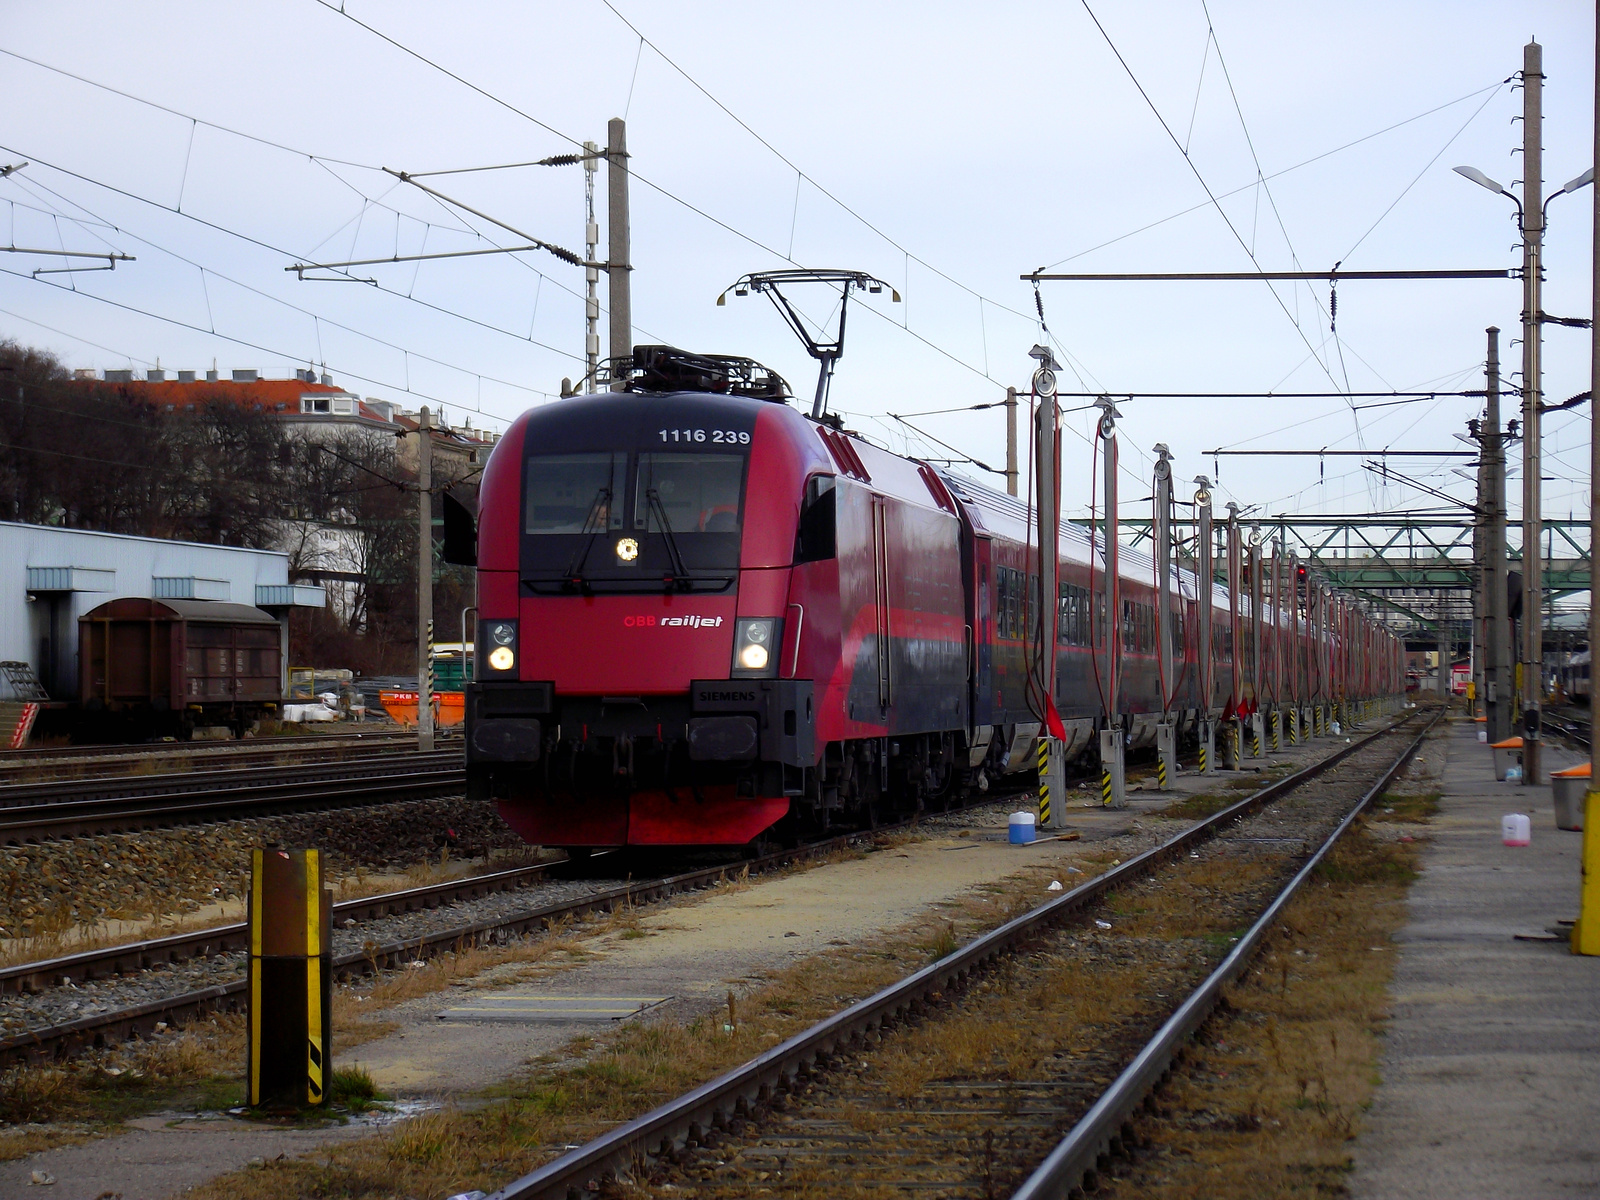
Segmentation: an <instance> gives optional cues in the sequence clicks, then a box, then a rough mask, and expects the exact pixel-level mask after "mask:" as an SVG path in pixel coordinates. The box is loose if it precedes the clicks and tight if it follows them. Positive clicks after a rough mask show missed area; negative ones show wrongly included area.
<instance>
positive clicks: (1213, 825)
mask: <svg viewBox="0 0 1600 1200" xmlns="http://www.w3.org/2000/svg"><path fill="white" fill-rule="evenodd" d="M1416 715H1418V714H1416V713H1408V714H1405V715H1404V716H1402V717H1401V718H1400V719H1399V720H1398V721H1395V722H1393V723H1392V724H1390V725H1389V726H1387V727H1385V728H1383V729H1379V730H1377V731H1375V732H1374V733H1371V734H1369V735H1367V736H1366V737H1364V738H1362V739H1361V740H1360V741H1355V742H1351V743H1350V744H1349V745H1347V746H1342V747H1340V748H1339V750H1338V751H1336V752H1335V753H1333V754H1331V755H1329V756H1328V757H1327V758H1325V759H1322V760H1321V761H1320V762H1316V763H1313V764H1311V765H1310V766H1308V767H1304V768H1302V769H1301V770H1299V771H1297V772H1295V773H1294V774H1292V775H1288V776H1285V777H1284V778H1283V779H1280V780H1278V781H1277V782H1275V783H1271V784H1268V785H1267V786H1266V787H1264V788H1261V789H1260V790H1258V791H1256V792H1253V793H1251V794H1250V795H1249V796H1246V797H1245V798H1244V799H1242V800H1239V801H1238V802H1236V803H1234V804H1231V805H1229V806H1228V807H1227V808H1224V809H1222V810H1221V811H1220V812H1217V813H1215V814H1213V815H1212V816H1210V817H1207V818H1205V819H1204V820H1201V821H1198V822H1196V823H1195V824H1194V825H1192V826H1190V827H1189V828H1188V829H1186V830H1184V831H1183V832H1182V833H1179V834H1176V835H1175V836H1173V837H1171V838H1169V839H1168V840H1167V841H1165V842H1163V843H1162V844H1161V845H1159V846H1155V847H1153V848H1151V849H1149V850H1146V851H1143V852H1142V853H1140V854H1137V855H1135V856H1134V857H1133V858H1130V859H1129V860H1128V861H1127V862H1125V863H1122V864H1121V865H1120V866H1117V867H1113V868H1112V869H1111V870H1109V871H1106V872H1104V873H1103V874H1100V875H1097V876H1095V877H1094V878H1093V879H1091V880H1088V881H1087V882H1085V883H1082V884H1079V885H1078V886H1077V887H1075V888H1073V889H1072V890H1071V891H1070V892H1066V893H1064V894H1063V895H1061V896H1059V897H1057V898H1056V899H1054V900H1051V901H1047V902H1046V903H1044V904H1042V905H1040V906H1039V907H1037V908H1035V909H1033V910H1031V911H1030V912H1027V913H1024V914H1023V915H1022V916H1020V917H1017V918H1015V919H1013V920H1011V921H1008V922H1006V923H1005V924H1004V925H1001V926H999V927H998V928H996V929H994V930H991V931H990V932H989V933H987V934H984V935H983V936H982V937H979V938H977V939H975V940H973V941H972V942H970V943H968V944H967V945H966V946H963V947H962V948H961V949H959V950H957V951H955V952H954V953H952V954H950V955H947V956H946V957H944V958H942V959H940V960H939V961H938V962H936V963H932V964H930V965H929V966H926V967H924V968H922V969H921V970H919V971H917V972H915V973H914V974H911V975H908V976H907V977H906V978H904V979H902V980H900V981H899V982H898V983H895V984H891V985H890V986H889V987H886V988H884V989H883V990H882V991H880V992H878V993H876V994H875V995H872V996H869V997H867V998H866V999H864V1000H861V1001H858V1002H857V1003H855V1004H853V1005H851V1006H850V1007H849V1008H847V1009H845V1010H843V1011H842V1012H839V1013H835V1014H834V1015H833V1016H831V1017H828V1018H827V1019H825V1020H823V1021H821V1022H819V1023H818V1024H816V1025H813V1026H812V1027H811V1028H810V1029H807V1030H805V1031H803V1032H802V1033H799V1034H796V1035H795V1036H794V1037H791V1038H789V1039H788V1040H787V1041H785V1042H782V1043H780V1044H779V1045H777V1046H774V1047H773V1048H772V1049H770V1050H768V1051H766V1052H764V1053H762V1054H760V1055H758V1056H757V1057H755V1058H753V1059H751V1060H750V1061H749V1062H747V1063H745V1064H743V1065H742V1066H739V1067H735V1068H734V1069H733V1070H731V1071H728V1072H726V1073H724V1074H722V1075H720V1076H718V1077H717V1078H715V1079H713V1080H711V1081H710V1082H708V1083H705V1084H702V1085H701V1086H700V1087H697V1088H695V1089H693V1090H692V1091H689V1092H687V1093H685V1094H684V1095H682V1096H680V1097H678V1098H677V1099H676V1100H672V1101H669V1102H668V1103H666V1104H664V1105H661V1106H660V1107H658V1108H656V1109H653V1110H652V1111H650V1112H648V1113H645V1114H644V1115H643V1116H640V1117H637V1118H635V1119H634V1120H632V1121H628V1122H626V1123H625V1124H623V1125H619V1126H617V1127H616V1128H615V1129H613V1130H611V1131H610V1132H609V1133H605V1134H602V1135H601V1136H600V1137H598V1138H595V1139H594V1140H593V1141H590V1142H589V1143H587V1144H586V1145H583V1146H580V1147H578V1148H577V1149H574V1150H570V1151H568V1152H567V1153H565V1154H563V1155H561V1156H560V1157H559V1158H556V1159H554V1160H552V1161H551V1162H548V1163H546V1164H544V1165H543V1166H541V1167H538V1168H536V1169H535V1170H533V1171H530V1172H529V1173H528V1174H526V1175H524V1176H522V1177H521V1178H520V1179H517V1180H515V1181H513V1182H512V1183H509V1184H507V1185H506V1186H505V1187H503V1188H501V1189H499V1190H498V1191H496V1192H493V1193H492V1194H491V1195H490V1196H489V1197H488V1198H487V1200H547V1198H549V1200H567V1198H568V1197H569V1195H582V1194H584V1193H592V1192H594V1191H596V1190H597V1189H596V1188H595V1187H594V1186H593V1185H594V1183H595V1182H596V1181H598V1180H602V1179H604V1178H605V1177H606V1176H607V1175H610V1174H614V1173H615V1172H616V1171H617V1170H618V1169H619V1168H625V1167H626V1166H628V1165H630V1164H631V1163H632V1162H633V1161H634V1159H635V1158H636V1157H639V1156H642V1155H645V1154H648V1153H652V1152H655V1151H657V1149H658V1148H660V1149H661V1150H663V1151H665V1150H670V1149H671V1147H672V1144H673V1143H674V1142H675V1141H677V1140H678V1139H681V1138H684V1137H685V1136H686V1135H687V1134H688V1132H689V1131H690V1129H691V1127H692V1126H697V1125H702V1124H710V1123H711V1122H712V1121H713V1120H714V1118H715V1117H716V1116H717V1115H718V1114H730V1113H732V1112H734V1111H735V1109H736V1106H737V1105H739V1104H740V1103H744V1104H747V1105H748V1104H754V1103H757V1102H759V1101H760V1100H762V1099H764V1098H765V1097H766V1096H768V1095H770V1094H771V1091H772V1089H773V1088H774V1087H777V1086H779V1085H780V1084H783V1083H785V1082H786V1081H788V1080H790V1079H792V1078H794V1077H795V1076H796V1075H797V1074H798V1073H799V1072H800V1071H802V1070H804V1069H807V1068H808V1067H809V1065H810V1064H811V1063H812V1062H813V1061H816V1060H819V1059H825V1058H826V1057H827V1056H828V1055H830V1054H832V1053H834V1052H835V1051H837V1050H839V1049H840V1048H842V1047H846V1046H850V1045H852V1044H853V1043H855V1042H856V1041H857V1040H858V1039H860V1038H861V1037H862V1036H863V1035H865V1034H867V1033H869V1032H871V1031H872V1030H874V1029H885V1028H892V1027H893V1026H894V1025H896V1024H898V1023H899V1021H901V1020H902V1019H903V1018H905V1017H906V1016H908V1015H912V1014H915V1013H918V1012H920V1011H921V1010H922V1008H923V1006H924V1005H925V1003H926V1002H927V999H928V997H929V996H930V995H931V994H932V993H934V992H941V991H943V990H944V989H946V988H948V987H950V986H951V985H952V984H954V983H957V982H959V981H961V980H963V979H965V978H967V977H968V976H969V975H971V974H972V973H974V972H975V971H978V970H980V969H981V968H983V967H985V966H986V965H987V964H989V963H991V962H993V961H994V960H996V959H997V958H999V957H1000V956H1001V955H1002V954H1005V953H1007V952H1009V951H1010V950H1011V948H1012V947H1014V946H1016V945H1018V944H1019V943H1024V942H1027V941H1028V940H1030V939H1031V938H1033V937H1034V936H1036V935H1037V934H1038V933H1039V932H1041V931H1042V930H1044V929H1046V928H1048V927H1049V926H1052V925H1054V924H1056V923H1057V922H1059V921H1060V920H1061V919H1062V918H1064V917H1066V916H1069V915H1071V914H1073V913H1075V912H1077V911H1078V910H1080V909H1082V908H1085V907H1087V906H1088V905H1089V904H1091V903H1093V902H1094V901H1096V900H1098V899H1099V898H1100V897H1101V896H1103V895H1104V894H1105V893H1106V892H1108V891H1111V890H1113V889H1115V888H1116V887H1118V886H1120V885H1122V884H1124V883H1126V882H1129V881H1131V880H1136V879H1140V878H1143V876H1144V874H1145V873H1147V872H1148V871H1149V870H1150V869H1151V868H1152V867H1154V866H1156V865H1158V864H1160V863H1163V862H1165V861H1167V860H1169V859H1172V858H1175V857H1177V856H1179V855H1180V854H1183V853H1186V852H1187V851H1188V849H1189V848H1190V847H1191V846H1193V845H1195V844H1196V843H1198V842H1200V841H1202V840H1204V839H1205V838H1207V837H1209V836H1211V835H1212V834H1214V833H1215V832H1216V831H1217V830H1219V829H1221V828H1223V827H1224V826H1226V825H1229V824H1231V823H1233V822H1234V821H1237V820H1238V819H1240V818H1241V817H1245V816H1248V815H1249V814H1251V813H1253V812H1254V811H1256V810H1257V809H1259V808H1261V807H1263V806H1264V805H1266V804H1268V803H1270V802H1271V801H1273V800H1275V799H1277V798H1279V797H1281V796H1283V795H1286V794H1287V793H1289V792H1292V791H1293V790H1295V789H1296V788H1298V787H1301V786H1303V785H1304V784H1306V783H1309V782H1310V781H1311V780H1313V779H1315V778H1317V777H1318V776H1320V775H1322V774H1323V773H1324V772H1326V771H1328V770H1330V769H1331V768H1333V767H1334V766H1335V765H1337V764H1338V763H1340V762H1342V761H1343V760H1344V759H1346V758H1348V757H1349V756H1350V755H1352V754H1354V753H1355V752H1356V751H1358V750H1361V749H1362V748H1364V747H1366V746H1368V745H1371V744H1372V743H1373V742H1374V741H1376V740H1377V739H1379V738H1381V737H1385V736H1387V735H1389V734H1391V733H1394V732H1397V731H1398V730H1399V729H1400V727H1401V726H1402V725H1405V724H1407V723H1408V722H1409V721H1411V720H1412V719H1413V718H1414V717H1415V716H1416ZM569 1189H570V1191H569Z"/></svg>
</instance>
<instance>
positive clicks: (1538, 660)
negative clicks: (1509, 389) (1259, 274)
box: [1522, 42, 1544, 787]
mask: <svg viewBox="0 0 1600 1200" xmlns="http://www.w3.org/2000/svg"><path fill="white" fill-rule="evenodd" d="M1543 92H1544V48H1543V47H1542V46H1540V45H1539V43H1538V42H1529V43H1528V44H1527V45H1526V46H1524V47H1523V48H1522V737H1523V748H1522V782H1523V784H1524V786H1529V787H1531V786H1533V785H1534V784H1539V783H1543V782H1544V767H1543V763H1542V762H1541V761H1540V754H1539V706H1540V699H1541V693H1542V692H1543V689H1544V636H1543V634H1544V630H1543V628H1542V626H1543V616H1544V564H1543V563H1542V562H1541V561H1540V553H1539V551H1540V546H1539V542H1540V539H1541V538H1542V536H1543V526H1542V522H1541V521H1540V512H1539V504H1540V487H1539V471H1540V469H1541V464H1540V461H1539V457H1540V456H1539V404H1540V402H1541V401H1542V400H1543V395H1542V390H1541V387H1540V383H1541V381H1540V377H1539V373H1540V370H1541V369H1542V364H1541V361H1540V355H1539V349H1540V339H1541V337H1542V335H1543V325H1542V324H1541V323H1540V320H1539V311H1540V310H1539V306H1540V303H1541V301H1540V296H1539V291H1540V289H1539V271H1540V269H1541V259H1542V251H1543V242H1544V207H1543V204H1544V146H1543V140H1542V136H1543V109H1542V105H1541V100H1542V96H1543Z"/></svg>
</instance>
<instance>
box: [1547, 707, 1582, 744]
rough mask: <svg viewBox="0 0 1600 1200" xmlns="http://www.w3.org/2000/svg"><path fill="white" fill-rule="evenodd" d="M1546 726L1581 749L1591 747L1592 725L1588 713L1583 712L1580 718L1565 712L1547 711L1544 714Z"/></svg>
mask: <svg viewBox="0 0 1600 1200" xmlns="http://www.w3.org/2000/svg"><path fill="white" fill-rule="evenodd" d="M1544 726H1545V728H1546V729H1548V730H1550V731H1551V732H1552V733H1555V734H1558V735H1559V736H1561V737H1564V738H1566V739H1567V741H1569V742H1571V743H1572V744H1573V745H1574V746H1577V747H1578V748H1579V749H1581V750H1588V749H1589V740H1590V739H1589V734H1590V725H1589V714H1588V713H1583V714H1582V719H1581V720H1579V719H1576V718H1575V717H1570V716H1567V715H1566V714H1564V713H1550V712H1548V711H1546V712H1545V714H1544Z"/></svg>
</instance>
